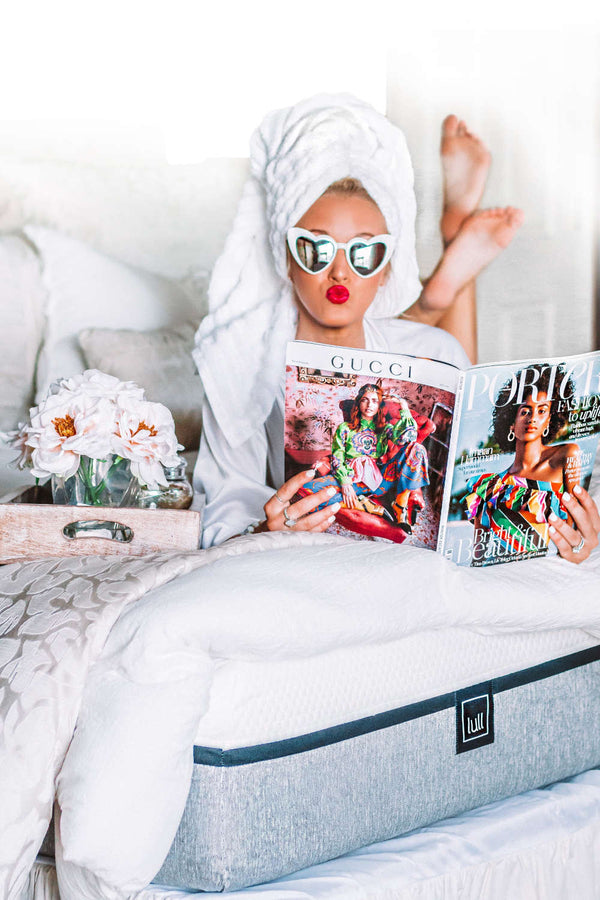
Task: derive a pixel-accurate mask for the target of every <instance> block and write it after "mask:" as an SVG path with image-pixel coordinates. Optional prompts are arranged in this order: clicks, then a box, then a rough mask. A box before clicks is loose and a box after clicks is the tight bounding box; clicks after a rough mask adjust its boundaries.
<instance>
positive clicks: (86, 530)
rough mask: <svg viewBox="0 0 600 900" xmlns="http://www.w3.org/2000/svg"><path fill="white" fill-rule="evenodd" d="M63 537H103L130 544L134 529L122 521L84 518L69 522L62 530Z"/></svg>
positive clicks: (71, 538) (72, 538) (71, 539)
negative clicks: (122, 523)
mask: <svg viewBox="0 0 600 900" xmlns="http://www.w3.org/2000/svg"><path fill="white" fill-rule="evenodd" d="M62 533H63V537H66V538H68V540H70V541H73V540H75V539H76V538H102V539H104V540H107V541H120V542H122V543H125V544H128V543H129V542H130V541H132V540H133V530H132V529H131V528H129V527H128V526H127V525H121V523H120V522H106V521H103V520H102V519H83V520H81V521H79V522H69V524H68V525H65V527H64V528H63V530H62Z"/></svg>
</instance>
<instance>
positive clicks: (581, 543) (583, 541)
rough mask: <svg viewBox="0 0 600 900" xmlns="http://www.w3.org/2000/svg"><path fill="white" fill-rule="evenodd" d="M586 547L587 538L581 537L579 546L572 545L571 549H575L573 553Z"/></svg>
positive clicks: (579, 551)
mask: <svg viewBox="0 0 600 900" xmlns="http://www.w3.org/2000/svg"><path fill="white" fill-rule="evenodd" d="M584 547H585V539H584V538H581V540H580V541H579V543H578V544H577V546H576V547H571V550H572V551H573V553H581V551H582V550H583V548H584Z"/></svg>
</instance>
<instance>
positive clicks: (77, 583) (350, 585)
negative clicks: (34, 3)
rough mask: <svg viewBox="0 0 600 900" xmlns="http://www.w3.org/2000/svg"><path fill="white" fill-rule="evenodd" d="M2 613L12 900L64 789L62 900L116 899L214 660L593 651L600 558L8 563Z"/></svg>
mask: <svg viewBox="0 0 600 900" xmlns="http://www.w3.org/2000/svg"><path fill="white" fill-rule="evenodd" d="M0 598H1V599H0V633H2V634H3V635H4V637H3V638H2V641H1V642H0V679H1V682H0V717H1V721H2V723H3V731H2V735H1V740H0V885H1V888H2V890H3V892H4V896H7V897H10V898H11V900H12V898H18V897H19V896H20V894H21V891H22V889H23V885H24V883H25V879H26V876H27V873H28V871H29V868H30V867H31V865H32V864H33V861H34V858H35V854H36V852H37V850H38V848H39V844H40V843H41V841H42V839H43V836H44V833H45V830H46V827H47V823H48V820H49V817H50V813H51V805H52V799H53V797H54V794H55V791H56V796H57V800H58V804H59V806H60V810H61V812H60V817H59V828H58V835H57V837H58V841H57V868H58V877H59V884H60V890H61V897H62V898H63V900H87V898H115V900H121V898H124V897H128V896H132V895H134V894H135V893H136V891H138V890H140V889H141V888H143V887H144V885H145V884H146V883H147V882H148V881H150V880H151V878H152V877H153V875H154V874H155V873H156V871H158V869H159V868H160V866H161V863H162V860H163V858H164V856H165V855H166V853H167V852H168V849H169V847H170V844H171V841H172V839H173V837H174V834H175V831H176V829H177V826H178V823H179V818H180V816H181V813H182V811H183V807H184V805H185V800H186V796H187V792H188V788H189V781H190V777H191V769H192V754H191V746H192V744H193V742H194V737H195V734H196V732H197V729H198V724H199V722H200V720H201V718H202V716H203V714H204V713H205V711H206V709H207V704H208V698H209V694H210V690H211V684H212V680H213V675H214V671H215V666H216V665H217V664H218V663H219V661H221V660H223V659H242V660H243V659H279V658H290V657H300V658H304V657H309V656H311V655H314V654H320V653H324V652H328V651H330V650H332V649H333V648H336V647H341V646H348V647H351V646H353V645H357V644H362V643H365V642H366V643H376V642H382V641H383V642H387V641H392V640H397V639H399V638H401V637H403V636H405V635H407V634H410V633H414V632H417V631H419V630H424V629H432V628H444V627H448V626H452V627H456V626H459V627H464V628H471V629H478V630H482V631H490V632H496V631H520V630H532V629H564V628H571V627H575V628H583V629H585V630H587V631H589V632H590V633H592V634H594V635H598V636H600V552H599V551H598V550H596V551H595V553H594V554H593V555H592V557H591V558H590V559H589V560H588V561H587V562H586V564H585V565H583V566H581V567H575V566H573V565H571V564H569V563H566V562H564V561H562V560H561V559H559V558H550V559H545V560H533V561H528V562H523V563H517V564H513V565H508V566H500V567H495V568H494V569H492V570H490V569H487V570H471V569H468V568H458V567H456V566H454V565H452V564H451V563H448V562H447V561H445V560H443V559H441V558H440V557H439V556H437V555H435V554H433V553H431V552H430V551H426V550H419V549H416V548H410V547H404V548H402V549H399V548H397V547H395V546H390V545H388V544H381V543H368V542H365V543H362V542H356V541H346V540H344V539H341V538H335V537H330V536H314V537H311V536H308V535H305V536H302V535H295V534H293V533H290V534H287V533H286V534H272V535H268V534H267V535H254V536H252V537H247V538H240V539H238V540H235V541H232V542H230V543H229V544H228V545H227V546H225V547H222V548H216V549H213V550H208V551H198V552H196V553H189V554H170V555H164V554H163V555H157V556H155V557H147V558H144V559H128V560H122V561H115V560H114V559H112V560H110V559H105V558H93V557H88V558H81V559H79V560H60V561H57V560H46V561H40V562H36V563H24V564H20V565H12V566H7V567H5V568H4V569H2V570H0ZM76 722H77V729H76V730H75V733H74V735H73V729H74V727H75V723H76ZM149 785H151V789H149Z"/></svg>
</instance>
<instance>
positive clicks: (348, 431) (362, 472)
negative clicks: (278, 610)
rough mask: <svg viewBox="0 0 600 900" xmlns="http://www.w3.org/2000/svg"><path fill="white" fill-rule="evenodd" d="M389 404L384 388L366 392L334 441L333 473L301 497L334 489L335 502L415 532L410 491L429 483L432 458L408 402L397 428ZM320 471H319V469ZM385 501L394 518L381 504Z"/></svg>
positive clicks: (362, 390) (372, 387) (358, 397)
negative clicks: (420, 438) (390, 417)
mask: <svg viewBox="0 0 600 900" xmlns="http://www.w3.org/2000/svg"><path fill="white" fill-rule="evenodd" d="M395 399H398V398H395ZM383 400H384V397H383V393H382V390H381V388H380V387H379V386H378V385H376V384H364V385H363V386H362V387H361V388H360V390H359V392H358V394H357V395H356V397H355V398H354V401H353V404H352V408H351V411H350V414H349V416H348V421H345V422H342V423H341V424H340V425H338V427H337V429H336V432H335V435H334V437H333V441H332V445H331V456H330V465H331V474H327V475H322V476H320V477H318V478H314V479H312V480H311V481H309V482H307V483H306V484H304V486H303V489H302V491H301V494H302V495H306V494H308V493H316V492H317V491H320V490H322V489H323V488H329V487H333V488H335V490H336V492H335V494H333V495H332V498H331V500H330V501H329V502H330V503H331V502H334V503H335V502H339V503H341V505H342V506H343V507H346V508H347V509H362V510H364V511H365V512H370V513H374V514H375V515H379V516H383V517H385V518H387V519H389V520H390V521H392V522H393V521H396V522H397V523H398V524H399V525H400V526H401V527H402V528H403V529H404V530H405V531H407V532H409V531H410V530H411V527H410V524H409V521H408V512H407V509H408V499H409V496H410V492H411V491H413V490H417V489H418V488H421V487H424V486H425V485H427V484H429V477H428V474H427V453H426V451H425V448H424V447H423V446H422V445H421V444H418V443H416V441H417V424H416V422H415V420H414V419H413V417H412V415H411V413H410V410H409V408H408V404H407V402H406V400H404V399H403V398H402V399H400V407H401V409H400V416H399V418H398V421H397V422H395V423H393V424H392V423H390V422H386V421H385V419H384V414H383ZM315 468H316V469H317V471H318V470H319V467H318V464H317V466H316V467H315ZM384 496H387V498H388V500H389V504H390V508H391V510H392V511H393V513H394V516H392V514H391V513H390V510H389V509H387V508H386V506H384V505H382V504H381V503H380V502H378V501H379V499H380V498H383V497H384ZM325 505H326V504H325V503H323V504H321V507H320V508H322V507H323V506H325Z"/></svg>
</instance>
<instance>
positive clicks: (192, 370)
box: [79, 324, 204, 450]
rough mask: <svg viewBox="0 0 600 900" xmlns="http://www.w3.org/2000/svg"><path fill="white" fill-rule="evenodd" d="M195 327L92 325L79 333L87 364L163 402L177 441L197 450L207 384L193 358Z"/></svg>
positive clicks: (152, 398)
mask: <svg viewBox="0 0 600 900" xmlns="http://www.w3.org/2000/svg"><path fill="white" fill-rule="evenodd" d="M196 328H197V326H196V325H191V324H190V325H180V326H175V327H174V328H159V329H156V330H155V331H127V330H124V329H120V330H113V329H109V328H87V329H85V330H84V331H82V332H81V333H80V334H79V345H80V347H81V349H82V350H83V354H84V356H85V361H86V364H87V367H88V368H90V369H100V371H102V372H106V373H107V375H114V376H115V377H116V378H120V379H121V381H135V382H136V384H138V385H139V386H140V387H142V388H144V391H145V392H146V397H147V398H148V400H152V401H154V402H157V403H164V405H165V406H166V407H168V409H170V410H171V412H172V414H173V418H174V420H175V431H176V433H177V439H178V440H179V442H180V443H182V444H183V445H184V447H185V448H186V450H197V449H198V445H199V443H200V430H201V427H202V412H201V407H202V398H203V396H204V392H203V390H202V382H201V381H200V376H199V374H198V371H197V369H196V364H195V363H194V360H193V359H192V349H193V347H194V335H195V334H196Z"/></svg>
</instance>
